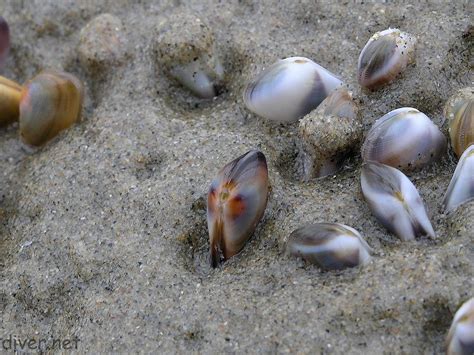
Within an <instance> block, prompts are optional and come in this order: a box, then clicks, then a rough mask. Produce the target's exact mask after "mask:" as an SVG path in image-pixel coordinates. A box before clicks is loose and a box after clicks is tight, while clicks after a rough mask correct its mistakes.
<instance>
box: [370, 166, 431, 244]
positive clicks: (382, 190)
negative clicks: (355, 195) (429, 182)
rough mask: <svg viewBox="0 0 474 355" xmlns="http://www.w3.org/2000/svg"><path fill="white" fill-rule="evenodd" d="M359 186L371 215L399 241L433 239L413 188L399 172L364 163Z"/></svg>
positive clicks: (416, 192)
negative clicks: (417, 238) (420, 238)
mask: <svg viewBox="0 0 474 355" xmlns="http://www.w3.org/2000/svg"><path fill="white" fill-rule="evenodd" d="M361 186H362V193H363V195H364V198H365V200H366V201H367V203H368V205H369V207H370V209H371V210H372V213H373V214H374V215H375V217H376V218H377V219H378V220H379V222H380V223H381V224H382V225H383V226H384V227H385V228H387V229H388V230H389V231H390V232H392V233H394V234H395V235H397V236H398V237H399V238H400V239H401V240H402V241H408V240H414V239H415V237H418V236H423V235H427V236H429V237H432V238H434V237H435V232H434V230H433V227H432V226H431V222H430V220H429V218H428V215H427V214H426V210H425V206H424V204H423V201H422V200H421V197H420V195H419V193H418V191H417V189H416V187H415V186H414V185H413V184H412V182H411V181H410V180H409V179H408V178H407V177H406V176H405V175H404V174H403V173H402V172H401V171H399V170H397V169H395V168H392V167H391V166H388V165H383V164H380V163H377V162H367V163H364V164H363V165H362V174H361Z"/></svg>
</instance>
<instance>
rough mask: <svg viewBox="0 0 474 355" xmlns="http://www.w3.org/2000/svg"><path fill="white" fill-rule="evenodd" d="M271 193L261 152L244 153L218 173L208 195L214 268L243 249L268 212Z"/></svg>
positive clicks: (265, 162)
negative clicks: (268, 200) (266, 210)
mask: <svg viewBox="0 0 474 355" xmlns="http://www.w3.org/2000/svg"><path fill="white" fill-rule="evenodd" d="M268 191H269V183H268V169H267V161H266V159H265V155H263V153H262V152H260V151H257V150H251V151H249V152H247V153H245V154H244V155H242V156H240V157H238V158H237V159H235V160H233V161H232V162H230V163H229V164H227V165H226V166H224V168H222V170H221V171H220V172H219V173H218V174H217V176H216V178H215V179H214V180H213V181H212V183H211V186H210V188H209V193H208V195H207V225H208V229H209V242H210V246H211V265H212V266H213V267H216V266H217V265H218V264H219V263H220V261H221V260H227V259H229V258H230V257H232V256H234V255H236V254H237V253H239V252H240V251H241V250H242V248H243V247H244V245H245V243H246V242H247V240H248V239H249V238H250V237H251V236H252V234H253V232H254V230H255V227H256V226H257V224H258V222H259V221H260V219H261V218H262V216H263V214H264V212H265V207H266V206H267V199H268Z"/></svg>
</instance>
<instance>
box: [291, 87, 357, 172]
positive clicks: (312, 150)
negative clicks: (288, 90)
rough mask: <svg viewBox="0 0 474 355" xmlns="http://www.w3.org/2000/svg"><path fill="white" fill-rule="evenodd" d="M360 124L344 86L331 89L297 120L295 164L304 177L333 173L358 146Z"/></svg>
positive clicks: (352, 101) (349, 95)
mask: <svg viewBox="0 0 474 355" xmlns="http://www.w3.org/2000/svg"><path fill="white" fill-rule="evenodd" d="M361 136H362V124H361V122H360V118H359V116H358V107H357V105H356V103H355V102H354V100H353V99H352V96H351V94H350V93H349V91H347V90H346V89H345V88H340V89H336V90H334V91H333V92H332V93H330V94H329V96H328V97H327V98H326V99H324V101H323V102H322V103H321V104H320V105H319V107H318V108H317V109H315V110H313V111H311V112H310V113H309V114H307V115H306V116H305V117H304V118H303V119H301V120H300V122H299V136H298V138H299V139H298V141H297V144H298V148H299V153H298V163H299V165H300V166H301V170H302V175H303V179H304V180H309V179H311V178H313V177H323V176H326V175H330V174H334V173H335V172H337V171H338V170H339V169H340V168H341V165H342V162H343V161H344V159H345V158H346V156H347V155H348V153H349V152H350V151H351V150H353V149H354V148H355V147H357V146H358V143H359V141H360V139H361Z"/></svg>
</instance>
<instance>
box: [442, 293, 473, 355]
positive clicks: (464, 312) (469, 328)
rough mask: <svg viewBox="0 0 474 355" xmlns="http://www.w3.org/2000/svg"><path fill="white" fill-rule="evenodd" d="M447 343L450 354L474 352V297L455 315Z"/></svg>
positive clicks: (462, 354)
mask: <svg viewBox="0 0 474 355" xmlns="http://www.w3.org/2000/svg"><path fill="white" fill-rule="evenodd" d="M446 343H447V354H448V355H472V354H474V298H471V299H470V300H468V301H466V302H465V303H464V304H463V305H462V306H461V308H459V310H458V311H457V312H456V314H455V315H454V319H453V323H452V324H451V328H450V329H449V333H448V337H447V339H446Z"/></svg>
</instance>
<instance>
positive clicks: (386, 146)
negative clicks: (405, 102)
mask: <svg viewBox="0 0 474 355" xmlns="http://www.w3.org/2000/svg"><path fill="white" fill-rule="evenodd" d="M446 144H447V142H446V138H445V136H444V135H443V134H442V133H441V131H440V130H439V129H438V127H437V126H436V125H435V124H434V123H433V122H432V121H431V120H430V119H429V118H428V116H426V115H425V114H424V113H422V112H420V111H418V110H417V109H414V108H411V107H403V108H399V109H396V110H393V111H391V112H389V113H387V114H386V115H385V116H383V117H382V118H380V119H378V120H377V121H375V123H374V125H373V126H372V128H371V129H370V131H369V132H368V133H367V137H366V139H365V142H364V144H363V145H362V150H361V154H362V159H364V160H365V161H377V162H379V163H382V164H386V165H390V166H393V167H395V168H398V169H400V170H403V171H410V170H415V169H419V168H422V167H424V166H426V165H428V164H431V163H432V162H433V161H436V160H438V159H439V158H440V157H441V155H442V154H443V153H444V152H445V151H446Z"/></svg>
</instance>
